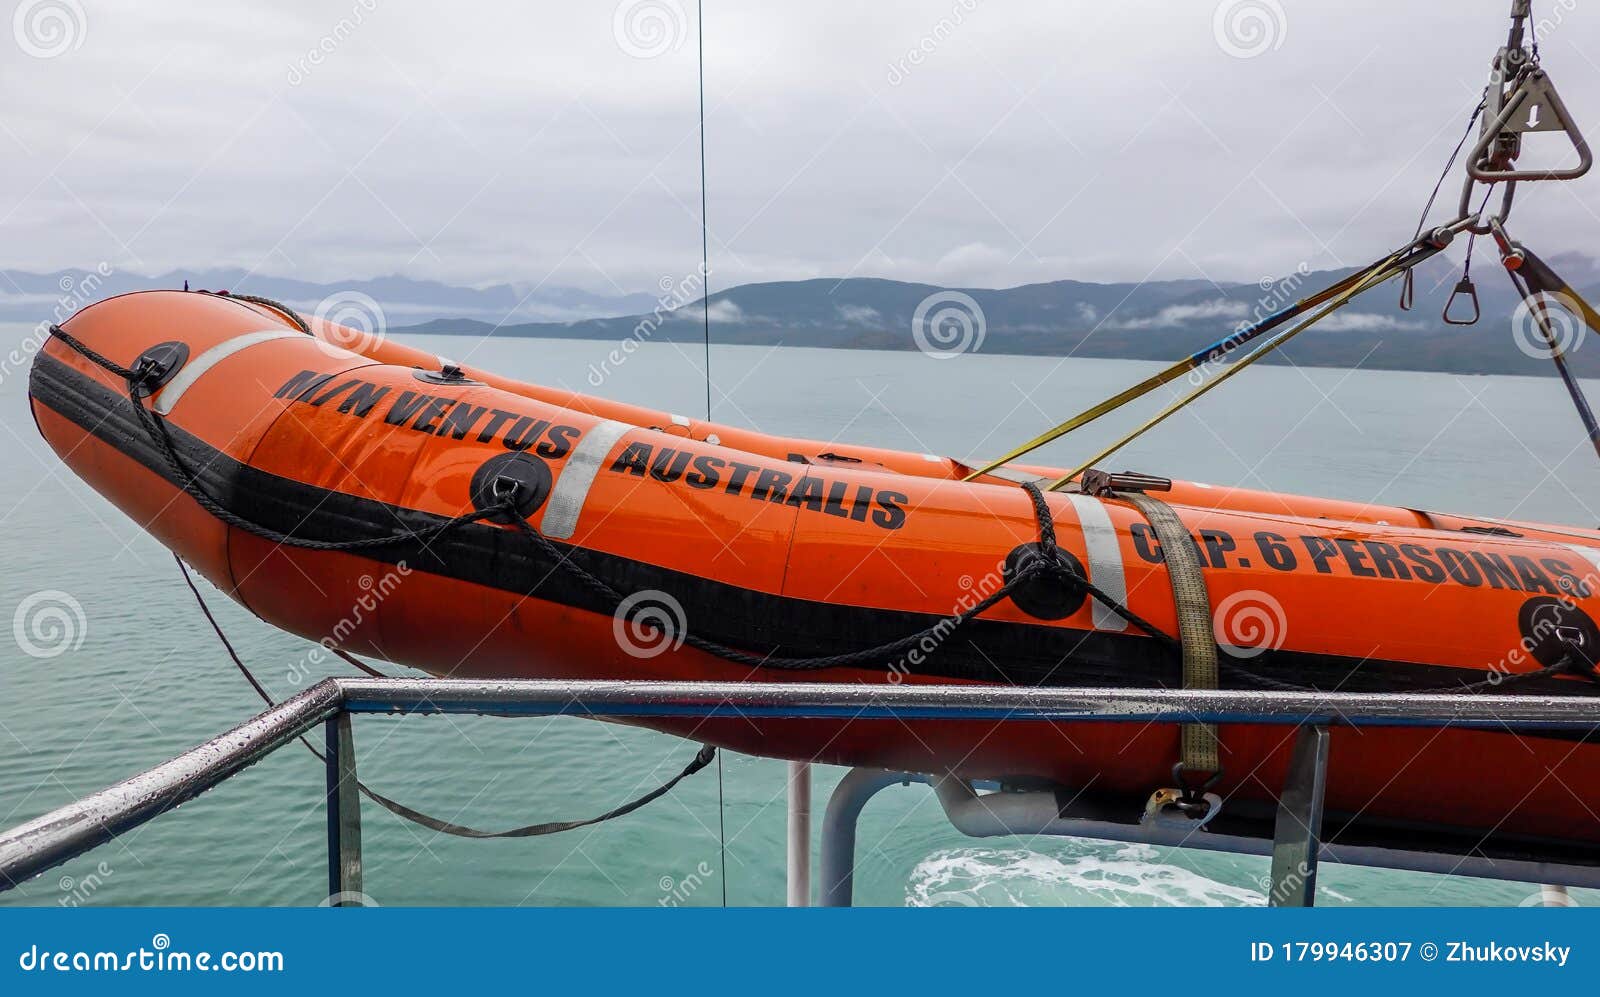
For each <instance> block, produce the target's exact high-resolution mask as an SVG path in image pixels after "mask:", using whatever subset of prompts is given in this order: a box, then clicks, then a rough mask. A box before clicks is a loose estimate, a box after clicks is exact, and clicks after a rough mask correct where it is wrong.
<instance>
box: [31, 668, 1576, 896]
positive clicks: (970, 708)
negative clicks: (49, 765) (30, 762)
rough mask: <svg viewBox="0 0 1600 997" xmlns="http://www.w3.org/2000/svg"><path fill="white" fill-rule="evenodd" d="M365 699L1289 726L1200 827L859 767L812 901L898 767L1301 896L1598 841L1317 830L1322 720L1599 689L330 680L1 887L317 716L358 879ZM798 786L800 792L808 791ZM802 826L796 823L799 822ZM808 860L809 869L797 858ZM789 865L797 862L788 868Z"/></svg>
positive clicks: (332, 799)
mask: <svg viewBox="0 0 1600 997" xmlns="http://www.w3.org/2000/svg"><path fill="white" fill-rule="evenodd" d="M361 713H453V714H485V715H497V716H555V715H568V716H583V717H592V718H600V719H605V718H611V719H629V718H641V717H697V718H706V717H740V716H742V717H765V718H783V719H807V718H824V717H831V718H840V717H844V718H850V719H861V720H873V719H901V720H939V719H947V720H990V721H993V722H996V723H1008V724H1009V723H1030V722H1038V721H1054V722H1061V723H1070V722H1088V721H1092V722H1096V723H1107V722H1112V723H1133V724H1147V723H1196V722H1207V723H1228V724H1269V725H1282V726H1294V727H1299V728H1301V729H1300V731H1299V733H1298V735H1297V741H1296V745H1295V749H1294V754H1293V759H1292V761H1291V765H1290V773H1289V779H1288V782H1287V784H1286V785H1285V787H1284V790H1283V793H1282V795H1281V799H1280V802H1279V805H1278V807H1277V810H1276V812H1275V813H1273V814H1270V815H1268V816H1267V818H1266V819H1265V820H1262V819H1261V818H1260V817H1259V815H1258V817H1257V818H1256V819H1255V820H1254V822H1252V820H1251V819H1250V818H1249V817H1248V816H1245V817H1244V818H1242V819H1233V818H1230V821H1229V822H1228V823H1227V824H1226V825H1223V824H1222V823H1218V824H1214V825H1213V826H1212V827H1208V828H1206V829H1204V830H1199V829H1197V828H1195V827H1193V826H1192V825H1182V824H1176V825H1175V824H1174V823H1173V822H1171V821H1162V820H1145V821H1140V820H1138V819H1137V816H1138V814H1137V808H1135V812H1134V813H1133V814H1131V815H1130V817H1131V818H1133V819H1130V820H1128V821H1126V822H1121V821H1110V820H1105V819H1085V818H1081V817H1073V816H1071V815H1069V814H1066V813H1064V812H1062V810H1061V808H1060V806H1059V804H1058V803H1057V802H1056V797H1055V794H1054V793H1048V792H1031V793H1030V792H1010V791H1008V792H1001V793H991V794H980V793H978V792H977V791H976V790H975V788H974V787H973V786H972V785H971V784H968V783H966V782H964V781H961V780H956V779H953V778H950V777H948V776H945V777H938V776H930V775H925V774H917V773H892V772H881V771H876V770H866V769H857V770H854V771H853V772H852V773H851V774H850V775H848V776H847V777H846V778H845V780H844V781H843V782H841V783H840V785H839V787H838V788H837V789H836V790H835V792H834V795H833V797H832V799H831V800H830V802H829V804H828V810H827V815H826V817H825V819H824V823H823V830H822V842H821V874H822V875H821V878H822V883H821V899H822V900H823V902H824V903H826V904H848V903H849V902H850V900H851V878H852V871H853V866H854V854H853V853H854V841H855V822H856V818H857V816H858V815H859V814H860V812H861V808H862V807H863V806H864V805H865V803H866V801H867V800H868V799H870V798H871V796H872V795H873V794H874V793H876V792H878V791H879V790H881V789H883V788H885V787H886V786H889V785H893V784H895V783H899V782H911V781H920V782H929V783H932V784H933V785H934V786H935V788H936V790H937V792H938V797H939V801H940V803H941V805H942V806H943V807H944V809H945V812H946V814H947V815H948V816H949V817H950V819H951V821H952V823H954V824H955V825H956V827H957V828H959V829H960V830H962V831H964V832H966V833H968V834H973V835H980V836H986V835H995V834H1058V835H1073V836H1083V837H1094V838H1108V839H1112V840H1128V841H1150V842H1154V843H1161V844H1173V845H1182V846H1185V847H1197V848H1206V849H1217V850H1225V851H1234V852H1245V853H1255V854H1270V855H1272V856H1273V888H1272V891H1271V895H1270V897H1269V899H1270V900H1271V901H1272V902H1273V903H1275V904H1282V905H1298V904H1308V903H1310V902H1312V900H1313V898H1314V893H1315V880H1316V867H1317V863H1318V861H1319V859H1321V858H1333V859H1336V860H1339V861H1346V862H1351V863H1354V864H1362V865H1374V866H1380V867H1387V868H1406V869H1421V870H1425V871H1433V872H1452V873H1458V874H1463V875H1477V876H1487V877H1491V878H1498V879H1522V880H1526V881H1529V882H1540V883H1555V882H1559V883H1563V884H1570V885H1585V886H1600V856H1597V855H1596V854H1595V852H1596V850H1595V849H1593V848H1592V847H1591V846H1589V845H1587V844H1586V843H1584V842H1544V843H1540V844H1539V845H1538V846H1530V845H1528V844H1527V843H1517V844H1516V845H1515V846H1513V847H1509V848H1497V847H1496V846H1495V845H1494V844H1493V843H1492V842H1490V840H1489V839H1487V838H1480V839H1478V840H1476V841H1463V840H1454V839H1452V838H1450V836H1449V835H1448V834H1445V835H1442V836H1441V835H1440V834H1437V833H1435V834H1427V833H1420V832H1419V831H1418V830H1417V829H1411V830H1410V831H1405V832H1399V833H1394V834H1393V835H1392V836H1389V837H1386V836H1385V835H1384V833H1383V832H1382V831H1381V830H1379V831H1377V832H1373V831H1367V830H1359V829H1358V830H1355V831H1352V828H1351V826H1350V825H1345V826H1342V827H1341V829H1340V834H1339V837H1340V838H1341V839H1343V840H1341V841H1339V842H1330V841H1324V840H1322V829H1323V805H1322V794H1323V787H1324V786H1325V784H1326V776H1327V769H1328V765H1329V758H1328V733H1327V732H1328V729H1329V728H1330V727H1334V726H1353V727H1374V726H1412V727H1442V726H1452V727H1471V728H1478V729H1487V730H1496V731H1504V732H1508V733H1518V732H1521V733H1530V734H1531V733H1539V732H1541V731H1545V732H1547V731H1552V730H1560V731H1584V732H1592V731H1595V730H1597V729H1600V699H1592V698H1581V697H1563V696H1504V695H1474V696H1464V695H1439V694H1371V693H1295V692H1265V691H1263V692H1255V691H1231V690H1156V689H1059V688H1015V687H986V686H885V685H858V684H832V683H782V684H777V683H754V682H609V681H534V680H527V681H466V680H453V679H407V678H390V679H367V678H348V679H347V678H339V679H325V680H323V681H321V682H319V683H317V684H316V685H315V686H312V687H311V688H309V689H307V690H305V691H304V692H301V693H300V694H298V695H296V696H295V697H293V698H292V699H289V700H286V701H285V702H283V703H281V704H280V705H278V706H275V707H273V708H272V709H269V710H267V711H265V712H263V713H261V714H259V715H257V716H255V717H253V718H251V719H250V720H248V721H246V722H245V723H243V724H240V725H239V726H238V727H235V728H234V729H233V730H230V731H228V732H227V733H225V734H221V735H219V736H218V737H215V738H213V739H211V740H210V741H207V742H205V743H204V744H201V745H199V746H197V747H195V748H193V749H192V750H190V751H187V752H185V753H183V754H181V755H179V756H177V757H176V758H173V759H171V760H170V761H167V762H164V763H162V764H160V765H157V766H156V767H154V768H152V769H150V770H148V771H146V772H143V773H141V774H139V775H136V776H134V777H132V778H130V779H127V780H125V781H123V782H120V783H117V784H116V785H114V786H110V787H108V788H106V789H103V790H100V791H99V792H96V793H93V794H91V795H89V796H86V797H84V798H83V799H81V800H79V801H78V802H76V803H73V804H69V805H67V806H64V807H61V808H60V809H58V810H54V811H52V812H50V813H47V814H45V815H43V816H41V817H38V818H36V819H34V820H31V821H28V822H27V823H25V824H22V825H20V826H18V827H16V828H14V829H12V830H10V831H8V832H6V833H4V834H0V889H7V888H10V887H12V886H15V885H16V884H18V883H21V882H23V881H25V880H27V879H29V878H31V877H33V876H37V875H39V874H40V873H42V872H44V871H45V870H46V869H49V868H51V867H52V866H55V865H57V864H59V863H62V862H65V861H68V860H69V859H72V858H75V857H77V856H79V855H82V854H84V853H85V852H88V851H89V850H91V849H93V848H95V847H96V846H98V845H101V844H103V843H105V842H107V841H110V840H111V839H112V838H114V837H116V836H117V835H119V834H121V833H122V832H124V831H127V830H129V829H131V828H134V827H137V826H139V825H140V824H143V823H145V822H146V821H149V820H151V819H153V818H155V817H157V816H159V815H161V814H163V813H166V812H167V811H169V810H171V809H173V808H174V807H177V806H178V805H180V804H182V803H184V802H186V801H188V800H191V799H194V798H195V797H197V796H199V795H200V794H202V793H204V792H205V791H206V790H208V789H210V788H211V787H213V786H216V785H217V784H219V783H221V782H223V781H224V780H226V779H228V778H229V777H230V776H232V775H233V774H234V773H236V772H238V771H240V770H241V769H243V768H245V767H247V766H249V765H250V764H252V763H253V762H255V761H258V760H259V759H261V758H263V757H265V756H266V755H267V754H269V753H270V752H272V751H274V750H276V749H277V748H279V747H280V746H282V745H283V744H285V743H287V742H289V741H291V740H293V739H294V738H296V737H298V736H301V735H303V734H306V733H308V732H311V731H312V730H313V729H314V728H315V727H317V726H318V725H323V727H324V728H325V732H324V738H325V742H326V745H327V749H328V750H327V753H326V756H327V785H328V842H329V848H328V851H329V856H328V860H329V893H330V895H331V896H335V897H337V896H345V895H353V894H359V893H360V892H361V878H362V857H361V826H360V811H359V805H358V804H359V799H360V796H359V793H358V791H357V789H356V781H355V780H356V759H355V752H354V745H353V741H352V738H351V736H350V733H351V718H352V716H353V715H355V714H361ZM806 796H807V797H809V790H807V791H806ZM800 840H801V841H802V842H803V841H804V840H805V835H801V836H800ZM803 871H804V873H805V874H806V875H807V876H808V875H809V869H808V868H807V869H804V870H803ZM794 874H795V870H794V866H793V864H791V877H792V876H793V875H794Z"/></svg>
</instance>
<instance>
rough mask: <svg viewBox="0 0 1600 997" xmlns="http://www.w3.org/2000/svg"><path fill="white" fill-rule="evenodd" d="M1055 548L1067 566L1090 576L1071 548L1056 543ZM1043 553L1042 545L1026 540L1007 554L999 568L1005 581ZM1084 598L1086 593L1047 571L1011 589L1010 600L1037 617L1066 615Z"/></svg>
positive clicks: (1049, 618) (1075, 608)
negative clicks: (1058, 545)
mask: <svg viewBox="0 0 1600 997" xmlns="http://www.w3.org/2000/svg"><path fill="white" fill-rule="evenodd" d="M1056 552H1057V554H1059V555H1060V557H1061V563H1062V565H1063V566H1065V567H1066V568H1067V570H1069V571H1071V572H1072V573H1073V574H1075V575H1077V576H1078V577H1079V578H1087V577H1089V576H1088V574H1087V573H1086V572H1085V571H1084V570H1083V562H1082V561H1080V560H1078V559H1077V558H1076V557H1074V556H1073V554H1072V552H1071V551H1067V550H1062V549H1060V548H1059V547H1058V548H1057V549H1056ZM1043 556H1044V547H1043V546H1042V545H1041V544H1038V543H1025V544H1023V545H1022V546H1020V547H1018V548H1016V549H1015V550H1013V551H1012V552H1011V553H1009V554H1007V555H1006V561H1005V566H1004V568H1002V569H1001V570H1002V573H1003V576H1004V578H1005V580H1006V583H1007V584H1009V583H1010V582H1011V579H1013V578H1015V577H1016V576H1017V574H1018V573H1019V572H1021V571H1022V570H1023V569H1025V568H1027V567H1028V566H1029V565H1030V564H1032V563H1034V562H1035V561H1037V560H1038V559H1039V558H1041V557H1043ZM1086 598H1088V595H1087V593H1085V592H1084V591H1083V590H1082V589H1078V588H1074V587H1072V586H1071V585H1069V584H1067V583H1066V582H1065V581H1063V580H1062V579H1060V578H1057V577H1055V576H1054V575H1050V574H1043V575H1037V576H1035V577H1033V578H1032V579H1030V580H1028V581H1027V582H1024V583H1023V584H1022V585H1021V586H1019V587H1018V588H1017V589H1016V591H1014V592H1012V593H1011V601H1012V602H1014V603H1016V604H1017V608H1018V609H1020V610H1022V611H1023V612H1024V613H1027V614H1028V615H1029V616H1032V617H1034V618H1035V619H1039V620H1061V619H1065V618H1067V617H1068V616H1071V615H1072V614H1073V613H1076V612H1077V611H1078V610H1079V609H1082V608H1083V600H1084V599H1086Z"/></svg>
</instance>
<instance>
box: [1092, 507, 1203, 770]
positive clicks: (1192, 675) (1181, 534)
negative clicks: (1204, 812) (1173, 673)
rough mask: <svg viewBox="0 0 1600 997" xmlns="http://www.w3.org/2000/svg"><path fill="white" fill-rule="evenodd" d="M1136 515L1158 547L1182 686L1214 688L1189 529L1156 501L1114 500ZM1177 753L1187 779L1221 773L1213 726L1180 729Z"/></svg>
mask: <svg viewBox="0 0 1600 997" xmlns="http://www.w3.org/2000/svg"><path fill="white" fill-rule="evenodd" d="M1117 497H1118V498H1120V499H1123V500H1125V501H1127V502H1129V503H1132V505H1133V507H1134V508H1135V509H1137V510H1139V514H1140V515H1141V516H1143V517H1144V518H1145V519H1146V520H1147V521H1148V522H1149V523H1150V528H1151V529H1152V530H1153V531H1155V535H1156V539H1157V540H1158V541H1160V543H1161V554H1162V557H1163V558H1164V559H1165V561H1166V565H1167V579H1168V581H1170V582H1171V584H1172V601H1173V604H1174V605H1175V606H1176V607H1177V611H1178V642H1179V644H1180V645H1182V647H1183V687H1184V688H1185V689H1215V688H1217V637H1216V633H1215V632H1214V630H1213V627H1212V620H1211V594H1210V593H1209V592H1208V591H1207V590H1206V579H1205V574H1204V573H1203V572H1202V570H1201V567H1200V551H1199V548H1197V547H1196V546H1195V543H1194V538H1193V537H1191V536H1190V535H1189V530H1188V528H1187V527H1185V526H1184V525H1183V521H1182V520H1180V519H1179V518H1178V514H1177V513H1175V512H1173V511H1172V507H1171V506H1169V505H1167V504H1166V503H1165V502H1162V501H1161V500H1159V499H1154V498H1151V497H1150V496H1148V495H1144V494H1141V493H1139V492H1130V493H1127V494H1119V495H1118V496H1117ZM1181 737H1182V751H1181V754H1180V756H1179V758H1180V760H1181V761H1182V762H1183V768H1184V771H1185V772H1187V773H1190V774H1191V775H1199V774H1202V773H1203V774H1205V775H1214V774H1216V773H1218V772H1221V771H1222V759H1221V757H1220V753H1219V750H1218V744H1217V728H1216V725H1215V724H1203V723H1194V724H1184V725H1183V731H1182V734H1181Z"/></svg>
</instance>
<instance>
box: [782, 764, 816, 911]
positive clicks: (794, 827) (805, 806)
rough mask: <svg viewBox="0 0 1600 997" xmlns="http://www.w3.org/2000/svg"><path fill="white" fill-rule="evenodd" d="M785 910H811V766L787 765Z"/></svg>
mask: <svg viewBox="0 0 1600 997" xmlns="http://www.w3.org/2000/svg"><path fill="white" fill-rule="evenodd" d="M788 768H789V869H788V872H789V875H788V877H787V878H788V881H789V906H790V907H810V906H811V766H810V765H809V764H807V763H806V762H790V763H789V766H788Z"/></svg>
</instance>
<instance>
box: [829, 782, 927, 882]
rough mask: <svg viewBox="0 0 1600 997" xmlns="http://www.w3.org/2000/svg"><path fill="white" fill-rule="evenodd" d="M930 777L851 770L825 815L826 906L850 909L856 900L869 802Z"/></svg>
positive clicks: (831, 798) (835, 791)
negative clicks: (859, 826)
mask: <svg viewBox="0 0 1600 997" xmlns="http://www.w3.org/2000/svg"><path fill="white" fill-rule="evenodd" d="M926 781H927V776H921V775H912V774H911V773H910V772H885V771H884V770H882V769H851V770H850V771H849V772H846V773H845V776H844V778H843V779H840V780H839V784H838V785H837V786H835V787H833V793H832V795H830V796H829V797H828V808H827V810H826V811H824V812H823V815H822V840H821V842H820V845H819V847H818V852H819V853H820V863H821V873H820V875H821V876H822V885H821V887H820V888H819V889H818V894H819V900H820V901H821V905H822V906H823V907H849V906H850V905H851V903H853V902H854V900H855V878H856V822H857V821H858V820H859V819H860V818H861V810H862V808H863V807H865V806H866V805H867V801H868V800H870V799H872V798H873V797H874V796H876V795H877V794H878V792H879V791H880V790H884V789H887V788H889V787H890V786H893V785H895V784H896V783H912V782H926Z"/></svg>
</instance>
